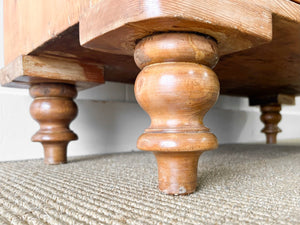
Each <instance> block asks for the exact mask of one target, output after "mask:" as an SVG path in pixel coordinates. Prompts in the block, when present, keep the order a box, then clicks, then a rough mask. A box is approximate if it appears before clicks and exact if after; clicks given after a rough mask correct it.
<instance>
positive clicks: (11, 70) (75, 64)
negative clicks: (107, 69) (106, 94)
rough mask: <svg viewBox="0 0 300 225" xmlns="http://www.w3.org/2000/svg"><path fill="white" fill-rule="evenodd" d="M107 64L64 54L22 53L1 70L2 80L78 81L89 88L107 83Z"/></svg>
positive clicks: (13, 82)
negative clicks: (73, 58)
mask: <svg viewBox="0 0 300 225" xmlns="http://www.w3.org/2000/svg"><path fill="white" fill-rule="evenodd" d="M103 76H104V71H103V66H102V65H99V64H93V63H85V62H79V61H74V60H66V59H62V58H57V57H56V58H55V57H52V58H49V57H48V58H46V57H38V56H20V57H18V58H17V59H16V60H14V61H13V62H11V63H10V64H9V65H8V66H6V67H4V68H3V69H2V70H0V82H1V84H2V85H5V86H9V87H29V86H30V85H31V84H34V83H41V82H57V83H70V84H75V85H76V86H77V87H78V89H85V88H89V87H93V86H96V85H98V84H101V83H104V77H103Z"/></svg>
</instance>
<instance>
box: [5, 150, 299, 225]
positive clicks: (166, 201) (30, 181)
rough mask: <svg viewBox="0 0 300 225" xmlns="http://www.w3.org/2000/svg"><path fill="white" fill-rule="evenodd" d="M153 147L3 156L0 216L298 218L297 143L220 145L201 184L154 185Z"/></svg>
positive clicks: (80, 220) (67, 219)
mask: <svg viewBox="0 0 300 225" xmlns="http://www.w3.org/2000/svg"><path fill="white" fill-rule="evenodd" d="M156 170H157V168H156V163H155V159H154V157H153V155H152V154H151V153H142V152H140V153H127V154H113V155H103V156H94V157H85V158H76V159H74V158H73V159H71V160H70V163H69V164H65V165H59V166H46V165H44V164H43V163H42V161H41V160H33V161H20V162H7V163H0V224H300V146H267V145H223V146H220V148H219V149H218V150H214V151H210V152H206V153H204V154H203V155H202V156H201V157H200V162H199V172H198V187H199V188H198V190H197V192H196V193H194V194H192V195H189V196H167V195H164V194H161V193H159V192H158V191H157V174H156Z"/></svg>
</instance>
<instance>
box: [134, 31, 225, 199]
mask: <svg viewBox="0 0 300 225" xmlns="http://www.w3.org/2000/svg"><path fill="white" fill-rule="evenodd" d="M134 58H135V62H136V64H137V66H138V67H139V68H141V69H142V71H141V72H140V74H139V75H138V77H137V79H136V82H135V95H136V98H137V101H138V103H139V104H140V106H141V107H142V108H143V109H144V110H145V111H146V112H147V113H148V114H149V116H150V117H151V125H150V127H149V128H148V129H146V130H145V132H144V134H142V135H141V136H140V137H139V139H138V142H137V147H138V148H139V149H141V150H145V151H153V152H154V154H155V156H156V159H157V163H158V176H159V189H160V190H161V191H162V192H164V193H166V194H173V195H185V194H189V193H192V192H194V191H195V189H196V184H197V167H198V158H199V156H200V155H201V153H202V152H203V151H206V150H211V149H214V148H217V145H218V144H217V139H216V137H215V135H214V134H212V133H210V131H209V129H208V128H207V127H205V126H204V124H203V117H204V115H205V114H206V112H207V111H208V110H209V109H210V108H211V107H212V106H213V105H214V104H215V102H216V100H217V98H218V95H219V81H218V78H217V76H216V74H215V73H214V72H213V71H212V70H211V69H210V68H209V67H213V66H214V65H215V64H216V63H217V61H218V52H217V44H216V42H215V41H214V40H213V39H212V38H210V37H208V36H206V35H199V34H192V33H163V34H157V35H153V36H149V37H146V38H144V39H142V40H141V41H140V42H139V43H138V44H137V46H136V49H135V52H134Z"/></svg>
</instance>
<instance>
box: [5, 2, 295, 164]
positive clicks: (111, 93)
mask: <svg viewBox="0 0 300 225" xmlns="http://www.w3.org/2000/svg"><path fill="white" fill-rule="evenodd" d="M0 6H1V7H0V68H2V67H3V66H4V58H3V57H4V56H3V51H4V50H3V0H0ZM31 102H32V99H31V97H29V94H28V90H22V89H14V88H4V87H0V161H8V160H23V159H32V158H42V157H43V151H42V146H41V144H39V143H33V142H31V141H30V138H31V136H32V135H33V134H34V133H35V132H36V131H37V130H38V128H39V126H38V124H37V123H36V122H35V121H34V120H33V119H32V118H31V116H30V114H29V106H30V103H31ZM76 103H77V105H78V107H79V115H78V117H77V118H76V119H75V120H74V122H73V123H72V124H71V129H73V130H74V131H75V132H76V133H77V134H78V136H79V140H78V141H74V142H71V143H70V144H69V148H68V156H77V155H91V154H104V153H113V152H128V151H135V150H137V148H136V139H137V137H138V136H139V135H140V134H141V133H142V132H143V130H144V128H146V127H147V126H148V125H149V123H150V120H149V117H148V116H147V114H146V113H145V112H144V111H143V110H142V109H141V108H140V107H139V106H138V104H137V103H136V101H135V98H134V93H133V85H128V84H121V83H111V82H107V83H106V84H104V85H101V86H98V87H95V88H93V89H90V90H86V91H82V92H80V93H79V96H78V98H77V100H76ZM259 117H260V113H259V108H258V107H249V106H248V99H247V98H238V97H229V96H221V97H220V98H219V100H218V102H217V104H216V105H215V106H214V107H213V109H212V110H210V111H209V112H208V114H207V116H206V117H205V120H204V122H205V124H206V125H207V127H209V128H211V130H212V132H214V133H215V134H216V136H217V137H218V140H219V143H233V142H234V143H244V142H264V141H265V136H264V134H262V133H260V130H261V129H262V127H263V125H262V123H261V122H260V120H259ZM282 117H283V119H282V121H281V122H280V124H279V125H280V128H282V130H283V132H282V133H280V134H279V135H278V139H279V142H280V143H300V99H299V98H297V105H296V106H283V110H282Z"/></svg>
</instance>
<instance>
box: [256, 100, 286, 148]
mask: <svg viewBox="0 0 300 225" xmlns="http://www.w3.org/2000/svg"><path fill="white" fill-rule="evenodd" d="M260 110H261V112H262V115H261V116H260V120H261V121H262V122H263V123H264V124H265V127H264V128H263V129H262V130H261V132H263V133H265V134H266V137H267V144H276V142H277V140H276V137H277V133H279V132H281V129H280V128H279V127H278V126H277V124H278V123H279V122H280V120H281V115H280V110H281V105H280V104H269V105H261V106H260Z"/></svg>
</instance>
